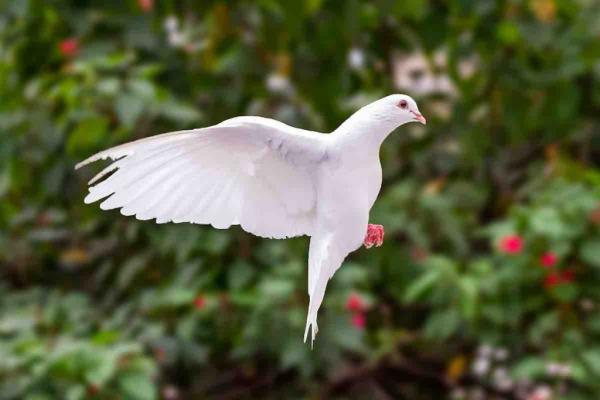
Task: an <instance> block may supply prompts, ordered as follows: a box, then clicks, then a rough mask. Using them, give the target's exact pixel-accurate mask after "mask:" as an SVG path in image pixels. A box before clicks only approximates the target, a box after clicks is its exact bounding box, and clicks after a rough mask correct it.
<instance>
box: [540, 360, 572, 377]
mask: <svg viewBox="0 0 600 400" xmlns="http://www.w3.org/2000/svg"><path fill="white" fill-rule="evenodd" d="M546 373H547V374H548V375H549V376H556V377H561V378H567V377H569V376H571V366H570V365H569V364H562V363H558V362H549V363H548V364H547V365H546Z"/></svg>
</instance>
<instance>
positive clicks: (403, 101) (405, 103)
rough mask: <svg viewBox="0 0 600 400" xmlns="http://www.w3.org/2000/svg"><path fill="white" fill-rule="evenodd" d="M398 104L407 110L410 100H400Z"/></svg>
mask: <svg viewBox="0 0 600 400" xmlns="http://www.w3.org/2000/svg"><path fill="white" fill-rule="evenodd" d="M398 106H399V107H400V108H402V109H404V110H405V109H406V108H407V107H408V102H407V101H406V100H400V103H398Z"/></svg>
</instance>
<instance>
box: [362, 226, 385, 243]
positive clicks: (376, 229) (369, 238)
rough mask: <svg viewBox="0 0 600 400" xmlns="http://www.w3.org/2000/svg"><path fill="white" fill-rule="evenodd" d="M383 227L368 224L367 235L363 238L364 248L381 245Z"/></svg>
mask: <svg viewBox="0 0 600 400" xmlns="http://www.w3.org/2000/svg"><path fill="white" fill-rule="evenodd" d="M383 234H384V232H383V225H375V224H369V225H367V235H366V236H365V241H364V244H365V247H366V248H367V249H370V248H371V247H373V246H375V247H379V246H381V245H382V244H383Z"/></svg>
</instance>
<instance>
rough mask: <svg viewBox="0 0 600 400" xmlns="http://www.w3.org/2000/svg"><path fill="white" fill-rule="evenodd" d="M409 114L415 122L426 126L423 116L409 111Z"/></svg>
mask: <svg viewBox="0 0 600 400" xmlns="http://www.w3.org/2000/svg"><path fill="white" fill-rule="evenodd" d="M411 113H412V114H413V115H414V116H415V121H418V122H420V123H422V124H423V125H427V120H426V119H425V117H424V116H423V115H421V114H420V113H418V112H416V111H411Z"/></svg>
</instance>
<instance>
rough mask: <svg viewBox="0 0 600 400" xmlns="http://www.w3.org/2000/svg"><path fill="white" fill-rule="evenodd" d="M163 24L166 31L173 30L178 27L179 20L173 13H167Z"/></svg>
mask: <svg viewBox="0 0 600 400" xmlns="http://www.w3.org/2000/svg"><path fill="white" fill-rule="evenodd" d="M164 24H165V30H166V31H167V32H173V31H176V30H178V29H179V21H178V20H177V17H176V16H174V15H169V16H168V17H167V18H165V22H164Z"/></svg>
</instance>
